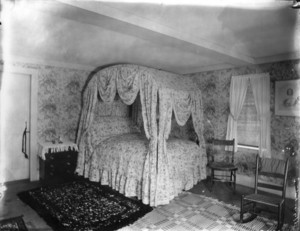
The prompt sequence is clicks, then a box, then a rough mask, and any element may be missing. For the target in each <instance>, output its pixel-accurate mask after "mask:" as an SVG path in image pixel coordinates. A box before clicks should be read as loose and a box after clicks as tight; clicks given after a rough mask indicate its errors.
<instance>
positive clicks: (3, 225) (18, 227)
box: [0, 216, 28, 231]
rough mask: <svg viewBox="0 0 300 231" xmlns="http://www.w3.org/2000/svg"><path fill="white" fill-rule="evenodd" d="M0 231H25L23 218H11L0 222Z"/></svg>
mask: <svg viewBox="0 0 300 231" xmlns="http://www.w3.org/2000/svg"><path fill="white" fill-rule="evenodd" d="M0 230H2V231H27V230H28V229H27V228H26V225H25V223H24V220H23V216H18V217H12V218H8V219H5V220H1V221H0Z"/></svg>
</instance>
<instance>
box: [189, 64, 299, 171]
mask: <svg viewBox="0 0 300 231" xmlns="http://www.w3.org/2000/svg"><path fill="white" fill-rule="evenodd" d="M297 71H298V74H297ZM265 72H267V73H269V74H270V78H271V113H272V115H271V149H272V157H274V158H279V159H282V158H283V152H282V149H283V148H284V146H285V145H286V144H287V143H288V141H289V140H291V139H293V138H296V139H297V140H298V142H299V140H300V117H291V116H278V115H275V113H274V112H275V105H274V101H275V81H277V80H290V79H299V74H300V62H299V60H296V61H284V62H277V63H269V64H261V65H253V66H245V67H240V68H232V69H226V70H216V71H209V72H202V73H195V74H191V75H189V77H191V78H192V79H193V80H194V81H195V82H196V83H197V84H198V86H199V88H200V89H201V90H202V95H203V104H204V116H205V121H206V124H205V128H206V131H205V138H209V137H210V136H211V135H215V137H217V138H225V136H226V127H227V120H228V113H229V89H230V78H231V76H235V75H246V74H252V73H265ZM241 150H242V149H241ZM253 153H255V151H254V152H253V151H244V150H242V151H239V152H238V153H237V155H236V157H237V162H238V165H239V171H240V172H242V173H245V174H248V173H249V174H251V173H252V167H253V164H254V161H255V155H253ZM299 155H300V154H299Z"/></svg>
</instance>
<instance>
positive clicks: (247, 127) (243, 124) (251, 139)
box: [237, 82, 260, 150]
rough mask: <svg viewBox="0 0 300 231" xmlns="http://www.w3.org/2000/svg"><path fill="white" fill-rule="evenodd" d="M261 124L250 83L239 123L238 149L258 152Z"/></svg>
mask: <svg viewBox="0 0 300 231" xmlns="http://www.w3.org/2000/svg"><path fill="white" fill-rule="evenodd" d="M259 126H260V123H259V118H258V115H257V111H256V107H255V102H254V96H253V92H252V88H251V85H250V82H249V83H248V88H247V93H246V98H245V101H244V105H243V108H242V111H241V113H240V115H239V118H238V122H237V136H238V147H242V148H248V149H255V150H258V146H259V137H260V128H259Z"/></svg>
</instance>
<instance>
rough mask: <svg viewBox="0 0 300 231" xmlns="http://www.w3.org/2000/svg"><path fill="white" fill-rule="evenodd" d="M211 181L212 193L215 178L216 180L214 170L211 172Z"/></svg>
mask: <svg viewBox="0 0 300 231" xmlns="http://www.w3.org/2000/svg"><path fill="white" fill-rule="evenodd" d="M210 178H211V179H210V181H211V191H212V188H213V185H214V183H215V182H214V178H215V170H214V169H212V170H211V176H210Z"/></svg>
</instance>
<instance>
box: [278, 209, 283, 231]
mask: <svg viewBox="0 0 300 231" xmlns="http://www.w3.org/2000/svg"><path fill="white" fill-rule="evenodd" d="M282 218H283V214H282V204H279V207H278V222H277V230H281V228H282V225H283V219H282Z"/></svg>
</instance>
